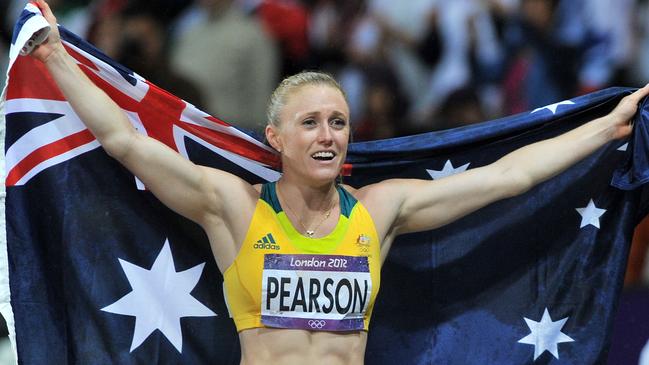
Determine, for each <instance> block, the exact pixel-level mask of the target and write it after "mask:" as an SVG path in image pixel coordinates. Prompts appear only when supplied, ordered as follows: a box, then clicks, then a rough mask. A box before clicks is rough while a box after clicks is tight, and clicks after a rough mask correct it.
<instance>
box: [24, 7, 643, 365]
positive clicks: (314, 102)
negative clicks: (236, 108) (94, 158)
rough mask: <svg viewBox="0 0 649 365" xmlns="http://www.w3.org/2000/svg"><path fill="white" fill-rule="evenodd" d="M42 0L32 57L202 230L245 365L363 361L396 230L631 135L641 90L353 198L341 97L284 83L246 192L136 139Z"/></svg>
mask: <svg viewBox="0 0 649 365" xmlns="http://www.w3.org/2000/svg"><path fill="white" fill-rule="evenodd" d="M38 4H39V6H40V7H41V8H42V9H43V13H44V15H45V17H46V19H47V20H48V21H49V22H50V24H51V25H52V32H51V33H50V35H49V38H48V40H47V41H46V42H45V43H43V44H42V45H40V46H39V47H37V48H36V49H35V50H34V52H33V53H32V56H33V57H35V58H36V59H38V60H40V61H42V62H43V63H44V64H45V66H46V67H47V69H48V70H49V72H50V74H51V75H52V77H53V78H54V79H55V81H56V82H57V84H58V85H59V87H60V89H61V90H62V91H63V93H64V94H65V96H66V98H67V100H69V102H70V103H71V105H72V107H73V108H74V110H75V111H76V112H77V114H78V115H79V116H80V117H81V119H82V120H83V121H84V123H85V124H86V126H87V127H88V128H89V129H90V130H91V131H92V133H93V134H94V135H95V137H96V138H97V140H99V142H100V143H101V144H102V146H103V147H104V149H105V150H106V152H107V153H108V154H110V155H111V156H113V157H114V158H116V159H117V160H118V161H120V162H121V163H122V164H123V165H124V166H126V167H127V168H128V169H129V170H130V171H132V172H133V173H134V174H135V175H137V176H138V177H139V178H140V179H141V180H142V181H143V182H144V184H145V185H146V186H147V187H148V188H149V189H150V190H151V191H152V192H153V193H154V194H155V195H156V196H157V197H158V198H159V199H160V200H161V201H162V202H163V203H164V204H166V205H167V206H168V207H170V208H171V209H173V210H175V211H176V212H178V213H179V214H182V215H183V216H185V217H187V218H189V219H191V220H193V221H195V222H197V223H198V224H200V225H201V227H203V229H204V230H205V232H206V233H207V236H208V238H209V241H210V244H211V248H212V251H213V253H214V258H215V260H216V263H217V265H218V267H219V269H220V270H221V272H222V273H223V275H224V280H225V287H226V291H227V302H228V305H229V309H230V312H231V314H232V316H233V318H234V320H235V324H236V325H237V329H238V331H239V338H240V342H241V354H242V360H241V362H242V363H243V364H268V363H271V364H304V363H308V362H312V363H327V364H362V363H363V357H364V352H365V345H366V342H367V329H368V324H369V319H370V315H371V310H372V306H373V303H374V299H375V297H376V293H377V291H378V287H379V280H380V277H379V274H380V265H381V263H382V262H383V261H384V260H385V258H386V256H387V253H388V251H389V249H390V246H391V244H392V242H393V240H394V238H395V237H396V236H398V235H399V234H402V233H408V232H417V231H423V230H430V229H433V228H436V227H439V226H442V225H444V224H447V223H449V222H452V221H454V220H456V219H458V218H459V217H462V216H464V215H466V214H468V213H470V212H473V211H475V210H477V209H479V208H480V207H483V206H485V205H487V204H489V203H491V202H494V201H496V200H499V199H503V198H507V197H511V196H514V195H517V194H520V193H523V192H525V191H527V190H528V189H530V188H531V187H532V186H534V185H535V184H537V183H539V182H541V181H544V180H546V179H548V178H550V177H552V176H554V175H556V174H558V173H559V172H561V171H563V170H564V169H566V168H567V167H569V166H570V165H572V164H574V163H576V162H577V161H579V160H580V159H582V158H584V157H585V156H587V155H588V154H590V153H591V152H593V151H595V150H596V149H598V148H599V147H601V146H603V145H604V144H606V143H607V142H609V141H612V140H614V139H620V138H624V137H626V136H628V135H629V133H630V132H631V126H630V125H629V122H628V121H629V119H630V118H631V117H632V116H633V115H634V114H635V112H636V109H637V104H638V102H639V101H640V99H641V98H642V97H644V96H646V95H647V94H649V86H645V87H644V88H642V89H640V90H638V91H636V92H635V93H633V94H632V95H629V96H627V97H625V98H624V99H623V100H622V101H621V102H620V104H619V105H618V106H617V107H616V108H615V110H613V111H612V112H611V113H610V114H608V115H607V116H605V117H602V118H598V119H595V120H593V121H591V122H589V123H587V124H585V125H583V126H581V127H579V128H577V129H575V130H573V131H570V132H568V133H566V134H564V135H561V136H559V137H556V138H553V139H549V140H546V141H543V142H539V143H535V144H532V145H529V146H526V147H524V148H521V149H519V150H517V151H515V152H513V153H510V154H509V155H507V156H505V157H503V158H501V159H500V160H498V161H496V162H495V163H493V164H491V165H488V166H484V167H481V168H476V169H472V170H468V171H467V172H464V173H462V174H458V175H454V176H450V177H448V178H444V179H440V180H434V181H423V180H414V179H399V180H386V181H383V182H380V183H377V184H373V185H369V186H365V187H363V188H360V189H357V190H356V189H353V188H351V187H348V186H340V185H337V184H336V178H337V177H338V175H339V172H340V170H341V167H342V164H343V162H344V160H345V156H346V152H347V145H348V141H349V135H350V126H349V108H348V105H347V102H346V100H345V96H344V94H343V92H342V91H341V89H340V87H339V86H338V84H337V83H336V82H335V81H334V80H333V79H331V78H330V77H329V76H327V75H324V74H321V73H302V74H298V75H296V76H293V77H291V78H289V79H287V80H285V81H283V82H282V84H281V85H280V86H279V87H278V89H277V90H276V91H275V92H274V94H273V96H272V98H271V103H270V106H269V111H268V117H269V118H268V119H269V125H268V126H267V127H266V137H267V139H268V141H269V142H270V144H271V145H272V147H274V148H275V149H276V150H277V151H278V152H279V153H280V155H281V160H282V166H283V174H282V177H281V178H280V179H279V181H278V182H277V183H270V184H265V185H263V186H262V185H254V186H252V185H250V184H248V183H247V182H245V181H243V180H242V179H240V178H238V177H237V176H234V175H231V174H229V173H226V172H224V171H220V170H216V169H212V168H207V167H202V166H197V165H194V164H193V163H191V162H190V161H188V160H186V159H184V158H182V157H181V156H180V155H178V154H176V153H175V152H174V151H172V150H171V149H169V148H167V147H166V146H164V145H163V144H161V143H159V142H158V141H156V140H154V139H151V138H148V137H146V136H144V135H141V134H138V133H137V132H136V131H135V129H134V128H133V127H132V126H131V124H130V123H129V121H128V120H127V118H126V116H125V115H124V113H123V112H122V111H121V110H120V109H119V107H118V106H117V105H116V104H115V103H114V102H112V101H111V100H110V99H109V98H108V97H107V96H106V94H104V93H103V92H102V91H101V90H100V89H98V88H97V87H95V86H94V85H93V84H92V82H91V81H90V80H89V79H88V78H87V77H86V76H85V75H84V74H83V73H82V72H81V71H80V69H79V68H78V67H77V66H76V64H75V63H74V61H73V60H72V59H71V57H70V56H69V55H68V54H67V53H66V51H65V49H64V48H63V46H62V44H61V42H60V39H59V34H58V31H57V28H56V26H55V24H56V20H55V18H54V16H53V15H52V13H51V11H50V9H49V7H48V6H47V4H46V3H45V2H44V1H43V0H38ZM466 197H471V199H466ZM226 200H227V202H228V203H227V204H226V203H225V202H226ZM298 270H299V273H298Z"/></svg>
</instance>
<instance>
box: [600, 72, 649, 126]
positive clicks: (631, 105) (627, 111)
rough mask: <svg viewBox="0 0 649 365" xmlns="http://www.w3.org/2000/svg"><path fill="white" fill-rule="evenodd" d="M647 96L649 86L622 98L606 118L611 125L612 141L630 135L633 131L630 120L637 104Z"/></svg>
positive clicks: (636, 109)
mask: <svg viewBox="0 0 649 365" xmlns="http://www.w3.org/2000/svg"><path fill="white" fill-rule="evenodd" d="M647 95H649V84H647V85H645V86H644V87H643V88H641V89H638V90H636V91H635V92H634V93H633V94H631V95H627V96H625V97H624V98H622V100H620V102H619V103H618V104H617V106H616V107H615V109H613V111H612V112H611V113H610V114H609V115H608V116H607V117H609V119H610V121H611V122H612V123H613V125H612V128H613V132H612V133H613V135H612V137H613V138H614V139H621V138H624V137H627V136H628V135H629V134H631V131H632V130H633V125H632V124H631V118H633V116H634V115H635V113H636V112H637V111H638V104H639V103H640V101H641V100H642V98H644V97H645V96H647Z"/></svg>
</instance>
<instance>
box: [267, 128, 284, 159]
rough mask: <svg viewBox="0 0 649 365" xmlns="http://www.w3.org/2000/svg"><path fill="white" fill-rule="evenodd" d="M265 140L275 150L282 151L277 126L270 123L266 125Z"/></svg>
mask: <svg viewBox="0 0 649 365" xmlns="http://www.w3.org/2000/svg"><path fill="white" fill-rule="evenodd" d="M265 132H266V140H267V141H268V143H270V145H271V146H272V147H273V148H274V149H276V150H277V152H280V153H281V152H282V139H281V138H280V136H279V131H278V130H277V127H275V126H272V125H270V124H269V125H267V126H266V130H265Z"/></svg>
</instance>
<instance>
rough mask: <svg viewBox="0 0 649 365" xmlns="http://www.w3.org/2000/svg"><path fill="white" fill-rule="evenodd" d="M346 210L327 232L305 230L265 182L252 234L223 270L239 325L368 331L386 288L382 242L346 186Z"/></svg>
mask: <svg viewBox="0 0 649 365" xmlns="http://www.w3.org/2000/svg"><path fill="white" fill-rule="evenodd" d="M336 188H337V190H338V194H339V196H340V217H339V219H338V224H337V225H336V227H335V228H334V230H333V231H332V232H331V233H330V234H329V235H327V236H325V237H322V238H308V237H305V236H303V235H301V234H300V233H299V232H298V231H297V230H296V229H295V228H294V227H293V225H292V224H291V222H290V221H289V219H288V218H287V216H286V213H285V212H284V211H283V210H282V207H281V206H280V204H279V200H278V199H277V195H276V191H275V183H274V182H273V183H267V184H264V185H263V187H262V190H261V195H260V197H259V201H258V202H257V206H256V208H255V213H254V215H253V217H252V221H251V222H250V227H249V228H248V233H247V234H246V238H245V240H244V241H243V244H242V245H241V248H240V250H239V253H238V255H237V257H236V258H235V260H234V262H233V263H232V265H231V266H230V267H228V269H227V270H225V272H224V273H223V279H224V283H223V290H224V293H225V300H226V303H227V305H228V310H229V311H230V316H231V317H232V318H233V319H234V323H235V325H236V326H237V331H243V330H245V329H249V328H257V327H274V328H295V329H306V330H315V331H317V330H320V331H357V330H367V328H368V325H369V322H370V317H371V315H372V308H373V306H374V301H375V299H376V295H377V294H378V291H379V285H380V274H381V259H380V242H379V238H378V235H377V233H376V228H375V227H374V221H373V220H372V218H371V217H370V215H369V213H368V212H367V210H366V209H365V207H363V205H362V204H361V203H360V202H359V201H357V200H356V199H355V198H354V197H353V196H352V195H351V194H350V193H349V192H347V191H346V190H345V189H343V188H342V187H341V186H337V187H336Z"/></svg>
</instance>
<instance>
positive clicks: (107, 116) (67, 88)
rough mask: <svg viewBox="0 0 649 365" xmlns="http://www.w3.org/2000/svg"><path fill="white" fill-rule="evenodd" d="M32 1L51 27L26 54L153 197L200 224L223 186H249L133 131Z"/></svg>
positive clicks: (215, 207)
mask: <svg viewBox="0 0 649 365" xmlns="http://www.w3.org/2000/svg"><path fill="white" fill-rule="evenodd" d="M38 5H39V7H40V8H41V9H42V11H43V15H44V16H45V18H46V19H47V21H48V22H49V23H50V25H51V32H50V35H49V37H48V39H47V40H46V41H45V42H44V43H43V44H42V45H40V46H38V47H37V48H36V49H35V50H34V51H33V52H32V56H33V57H34V58H36V59H38V60H40V61H42V62H43V63H44V64H45V66H46V67H47V69H48V71H49V73H50V74H51V76H52V77H53V78H54V80H55V81H56V83H57V85H58V86H59V88H60V89H61V91H62V92H63V94H64V95H65V97H66V99H67V100H68V102H69V103H70V104H71V106H72V108H73V109H74V111H75V112H76V113H77V114H78V115H79V117H80V119H81V120H82V121H83V123H84V124H85V125H86V126H87V127H88V129H89V130H90V131H91V132H92V134H93V135H94V136H95V137H96V138H97V140H98V141H99V142H100V143H101V145H102V146H103V148H104V149H105V150H106V152H107V153H108V154H109V155H111V156H112V157H114V158H115V159H117V160H119V161H120V162H121V163H122V164H123V165H124V166H126V167H127V168H128V169H129V170H130V171H131V172H133V173H134V174H135V175H136V176H137V177H138V178H139V179H140V180H142V182H143V183H144V184H145V185H146V187H147V188H148V189H150V190H151V191H152V192H153V193H154V194H155V195H156V197H158V199H160V200H161V201H162V202H163V203H164V204H165V205H167V206H168V207H169V208H171V209H173V210H175V211H176V212H178V213H180V214H182V215H183V216H185V217H187V218H189V219H192V220H194V221H196V222H197V223H199V224H201V225H204V224H206V220H207V219H208V218H209V217H214V216H222V215H223V209H224V204H223V199H222V195H223V192H224V191H226V189H227V190H229V191H230V192H232V191H234V192H241V191H244V192H245V191H250V190H251V189H252V187H250V186H249V185H248V184H246V183H245V182H244V181H243V180H241V179H239V178H237V177H236V176H233V175H231V174H228V173H226V172H223V171H219V170H215V169H210V168H206V167H200V166H197V165H195V164H193V163H191V162H190V161H188V160H186V159H185V158H183V157H182V156H180V155H179V154H177V153H176V152H175V151H173V150H172V149H170V148H168V147H167V146H165V145H164V144H162V143H160V142H158V141H157V140H155V139H152V138H149V137H147V136H144V135H142V134H140V133H137V132H136V130H135V129H134V128H133V126H132V125H131V123H130V122H129V121H128V119H127V117H126V114H125V113H124V112H123V111H122V109H120V107H119V106H118V105H117V104H116V103H115V102H113V101H112V100H111V99H110V98H109V97H108V96H107V95H106V94H105V93H104V92H103V91H102V90H101V89H99V88H98V87H96V86H95V85H94V84H93V83H92V81H90V79H89V78H88V77H87V76H86V75H85V74H84V73H83V72H82V71H81V69H80V68H79V67H78V66H77V65H76V63H75V62H74V60H73V59H72V58H71V57H70V55H69V54H68V53H67V51H66V50H65V48H64V47H63V45H62V43H61V40H60V36H59V33H58V29H57V26H56V19H55V18H54V15H53V14H52V12H51V10H50V8H49V6H48V5H47V3H45V2H44V1H43V0H38ZM215 182H218V184H216V183H215ZM240 195H241V194H240ZM244 195H245V194H244Z"/></svg>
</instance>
